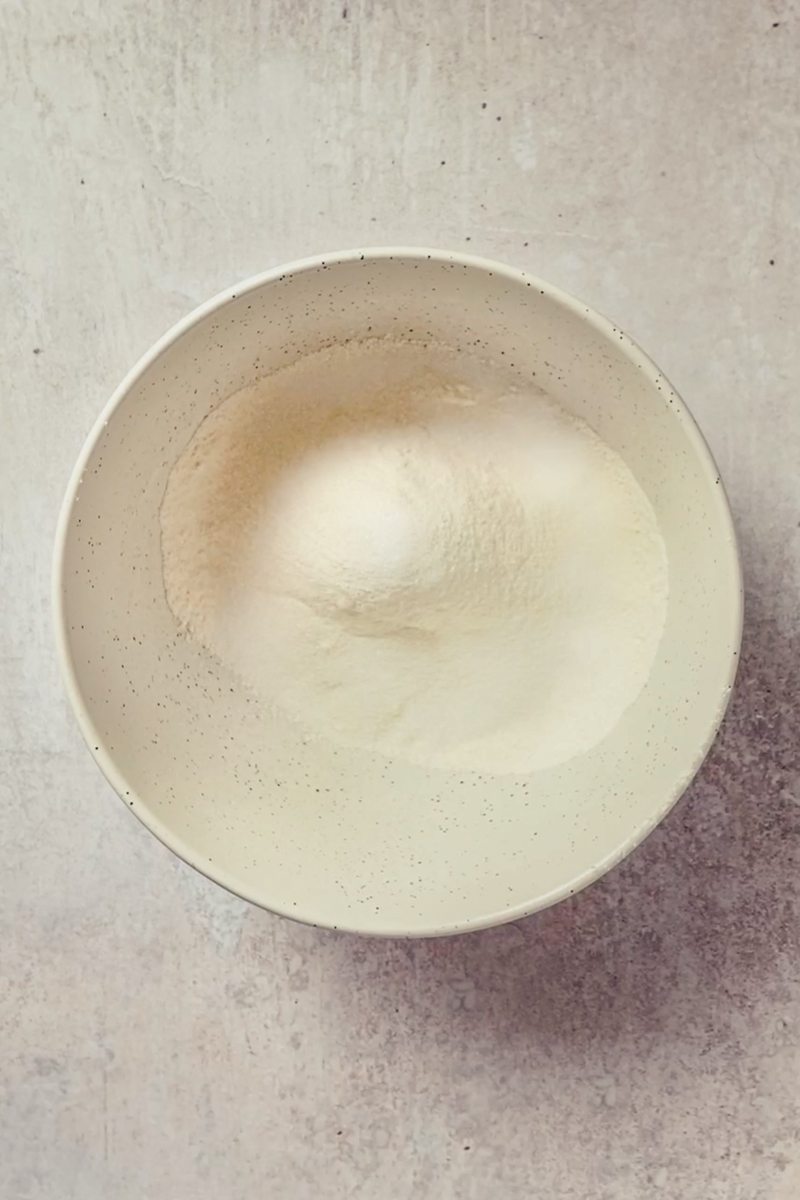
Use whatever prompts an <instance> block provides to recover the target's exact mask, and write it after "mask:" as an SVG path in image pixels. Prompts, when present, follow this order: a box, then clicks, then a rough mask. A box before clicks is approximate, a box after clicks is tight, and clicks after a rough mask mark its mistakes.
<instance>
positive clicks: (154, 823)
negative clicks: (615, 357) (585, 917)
mask: <svg viewBox="0 0 800 1200" xmlns="http://www.w3.org/2000/svg"><path fill="white" fill-rule="evenodd" d="M384 259H410V260H417V261H421V260H430V261H433V262H440V263H445V264H453V265H458V266H463V267H466V268H468V269H472V270H476V271H479V272H484V273H488V274H489V275H495V276H499V277H500V278H505V279H507V280H508V281H509V283H513V284H515V285H519V284H524V285H525V286H533V287H536V288H538V289H539V291H540V293H541V294H542V295H544V296H546V297H547V298H548V299H549V300H550V301H552V302H553V303H555V304H556V305H558V306H560V307H562V308H564V309H566V310H567V311H569V312H570V313H572V314H574V315H575V316H577V317H578V318H579V319H580V320H581V321H583V322H585V323H587V324H589V325H590V326H592V327H593V328H594V329H595V330H596V331H597V332H598V333H600V334H601V335H602V336H603V337H604V338H606V339H607V340H609V341H612V342H613V344H614V346H615V348H616V349H617V350H618V351H619V350H621V351H622V352H623V353H624V354H625V356H626V357H627V358H628V359H629V360H630V361H631V362H633V363H634V364H635V365H636V366H637V367H639V368H640V369H641V370H642V372H643V374H644V375H645V376H646V377H647V378H648V380H649V381H650V382H651V383H653V384H656V383H659V384H661V385H663V386H664V387H665V388H666V389H668V391H669V394H670V396H671V398H672V404H671V409H672V412H673V414H674V415H675V417H676V418H679V419H680V420H681V424H682V426H683V429H684V432H685V434H686V437H687V439H688V441H689V442H690V444H691V446H692V449H693V451H694V453H695V454H696V456H697V458H698V460H699V461H700V463H701V465H702V466H703V468H704V469H705V471H706V473H707V474H709V475H712V476H713V477H714V479H715V480H716V481H717V483H718V486H717V488H716V493H715V494H716V495H717V497H718V508H719V514H718V515H719V520H720V526H721V529H722V531H723V533H724V535H725V540H726V542H727V544H728V546H729V549H730V552H731V553H732V556H733V564H732V565H733V566H734V568H735V584H736V586H735V587H734V588H732V589H731V596H730V604H731V615H732V632H733V640H732V642H731V647H730V664H729V668H728V673H727V677H726V684H725V688H724V690H723V693H722V695H721V696H720V699H719V704H718V706H717V709H716V711H715V712H714V714H713V715H712V716H711V718H710V720H709V723H708V728H707V730H706V733H705V736H704V738H703V740H702V742H701V744H700V745H699V747H698V750H697V754H696V756H695V760H694V762H693V764H692V766H691V769H690V770H689V772H687V774H686V775H685V776H683V777H681V778H679V779H677V780H676V782H675V783H674V785H673V786H672V787H671V788H669V789H668V790H667V791H666V793H665V797H664V799H663V801H662V803H661V804H660V805H659V806H658V808H657V809H656V810H655V811H654V813H653V814H651V816H649V817H648V819H647V821H645V822H643V823H641V824H639V825H638V826H636V827H635V828H634V829H633V830H632V831H631V832H630V834H629V835H628V836H627V837H626V838H625V839H624V840H623V842H622V843H621V844H620V845H618V846H617V847H616V848H615V849H614V850H613V851H611V852H610V853H609V854H607V855H605V857H603V858H601V859H599V860H598V861H597V862H596V863H593V864H592V865H591V866H590V867H587V868H586V869H585V870H583V871H581V872H580V873H579V874H578V875H576V876H575V877H573V878H571V879H568V880H565V882H564V883H562V884H559V886H558V887H555V888H552V889H551V890H550V891H549V892H546V893H544V894H542V895H538V896H535V897H534V898H533V899H531V900H527V901H523V902H521V903H518V904H515V905H513V906H510V907H508V908H501V909H498V910H496V911H492V912H488V913H484V914H480V915H478V916H475V917H471V918H469V917H468V918H464V919H462V920H459V921H454V922H449V923H445V924H434V925H431V924H425V923H424V922H422V923H420V925H419V927H414V928H410V929H407V928H398V927H396V926H394V925H392V924H386V923H383V922H381V920H380V919H379V920H377V921H374V922H369V923H366V922H363V923H355V924H348V923H334V922H332V921H328V920H326V919H325V915H324V913H320V912H315V911H311V909H307V910H304V909H303V906H302V905H298V906H297V907H293V908H292V909H291V910H289V909H287V908H286V907H285V906H284V905H282V904H281V903H280V902H279V901H277V900H275V899H274V898H271V897H268V896H267V895H265V894H263V891H262V890H261V889H258V888H255V887H252V886H248V885H247V884H246V883H245V882H244V881H242V880H239V879H238V878H236V877H235V876H234V874H233V873H231V872H229V871H226V870H224V869H221V868H218V867H216V866H215V864H213V863H211V864H210V863H209V862H208V861H205V862H204V861H201V857H200V855H199V854H198V853H197V851H196V850H194V849H193V848H192V846H191V845H189V844H188V843H187V842H186V841H184V839H183V838H182V837H180V836H179V835H177V834H175V833H174V831H172V830H171V829H170V828H169V827H168V826H167V825H166V824H165V823H164V822H163V821H162V820H161V819H160V818H159V817H158V816H157V815H156V814H155V813H154V812H152V811H151V810H150V808H149V807H148V805H147V802H146V801H144V800H143V799H142V798H141V796H139V795H138V794H137V793H136V790H135V789H134V788H133V787H132V786H131V785H130V781H129V780H127V779H126V778H125V776H124V775H123V774H122V772H121V771H120V770H119V769H118V768H117V765H116V762H115V760H114V756H113V754H111V753H110V752H109V751H108V750H107V749H106V746H105V744H104V739H103V735H102V734H101V733H100V731H99V730H98V729H97V726H96V725H95V722H94V720H93V718H92V715H91V713H90V711H89V709H88V707H87V704H86V703H85V701H84V697H83V693H82V691H81V688H80V686H79V684H78V678H77V672H76V670H75V664H74V660H73V655H72V650H71V647H70V639H69V635H68V631H67V622H66V614H65V611H64V599H65V590H66V589H65V586H64V572H65V550H66V541H67V534H68V531H69V529H70V525H71V521H72V517H73V511H74V507H75V503H76V500H77V496H78V492H79V490H80V485H81V482H82V478H83V474H84V471H85V468H86V465H87V463H88V461H89V459H90V457H91V455H92V453H93V451H94V449H95V446H96V445H97V442H98V441H99V439H100V437H101V436H102V433H103V430H104V429H105V428H106V426H107V425H108V423H109V421H110V419H111V417H112V415H113V414H114V412H115V410H116V409H117V407H118V406H119V405H120V404H121V403H122V401H123V399H124V398H125V397H126V396H127V394H128V393H129V392H130V390H131V388H132V387H133V386H134V385H135V384H136V383H137V382H138V380H139V379H140V378H141V377H142V376H143V375H144V373H145V372H146V371H148V370H149V369H150V367H151V366H152V365H153V364H154V363H155V362H156V361H157V360H158V358H160V357H161V355H162V354H164V353H165V352H166V351H167V350H168V349H169V348H170V347H171V346H173V345H174V344H175V343H176V342H177V341H179V340H180V339H181V338H182V337H183V336H184V334H186V333H188V332H189V330H191V329H193V328H194V327H195V326H196V325H197V324H199V322H200V321H202V320H204V319H205V318H206V317H207V316H209V315H210V314H211V313H214V312H216V311H218V310H219V309H222V308H224V307H225V306H226V305H228V304H230V303H231V302H233V301H234V300H238V299H240V298H241V297H242V296H244V295H246V294H248V293H250V292H253V291H256V290H259V289H260V288H262V287H264V286H266V285H269V284H272V283H276V282H278V281H279V280H281V278H283V277H286V276H287V275H299V274H302V273H304V272H307V271H313V270H317V269H319V268H320V267H323V266H325V267H330V266H334V265H337V266H338V265H341V264H346V263H349V262H360V261H365V262H368V261H380V260H384ZM51 589H52V611H53V623H54V632H55V643H56V652H57V657H58V660H59V666H60V669H61V676H62V679H63V681H64V685H65V688H66V691H67V695H68V697H69V700H70V703H71V705H72V708H73V711H74V713H75V716H76V719H77V721H78V726H79V728H80V732H81V734H82V736H83V738H84V741H85V742H86V745H87V747H88V749H89V751H90V753H91V754H92V756H93V757H94V759H95V762H96V763H97V765H98V767H99V768H100V770H101V772H102V774H103V775H104V776H105V778H106V780H107V781H108V783H109V784H110V785H111V787H112V788H113V789H114V791H116V793H117V795H118V796H119V798H120V799H121V800H122V801H123V803H125V806H126V808H128V809H129V811H132V812H133V813H134V814H135V816H137V817H138V819H139V820H140V821H141V822H142V824H143V825H145V826H146V828H147V829H149V830H150V832H151V833H152V834H154V836H155V837H156V838H158V840H159V841H160V842H162V843H163V844H164V845H165V846H166V847H167V848H168V849H169V850H171V851H172V852H173V853H174V854H176V855H177V856H178V857H179V858H181V859H182V860H183V861H184V862H185V863H187V864H188V865H189V866H191V867H193V868H194V869H195V870H197V871H199V872H200V874H201V875H204V876H205V877H206V878H207V879H209V880H211V881H212V882H214V883H216V884H218V885H219V886H221V887H223V888H225V889H226V890H227V891H229V892H231V893H232V894H233V895H235V896H238V897H239V898H240V899H242V900H246V901H248V902H249V903H251V904H254V905H256V906H257V907H258V908H262V909H265V910H267V911H268V912H272V913H275V914H276V915H278V916H282V917H287V918H289V919H290V920H293V921H297V922H300V923H302V924H305V925H310V926H312V927H315V928H326V929H331V930H338V931H342V932H348V933H357V934H362V935H365V936H370V937H386V938H416V937H420V938H430V937H441V936H445V935H452V934H458V933H466V932H470V931H473V930H479V929H486V928H489V927H492V926H495V925H502V924H505V923H507V922H510V921H517V920H520V919H521V918H523V917H527V916H530V915H532V914H533V913H535V912H539V911H541V910H542V909H545V908H549V907H550V906H551V905H553V904H556V903H558V902H559V901H561V900H564V899H567V898H568V897H569V896H572V895H575V894H576V893H577V892H579V891H582V890H583V889H584V888H585V887H588V886H589V885H590V884H592V883H594V882H595V881H596V880H597V879H599V878H601V876H603V875H605V874H606V873H607V872H608V871H609V870H611V869H612V867H614V866H616V865H617V863H619V862H621V861H622V860H623V859H624V858H626V857H627V855H628V854H630V853H631V852H632V851H633V850H635V849H636V847H637V846H639V845H640V844H641V843H642V842H643V841H644V839H645V838H646V837H647V836H648V834H650V833H651V832H652V831H653V829H655V827H656V826H657V825H658V824H659V823H660V822H661V821H662V820H663V819H664V817H666V815H667V814H668V813H669V812H670V810H671V809H672V808H673V807H674V806H675V804H676V803H677V801H678V800H679V799H680V797H681V796H682V795H683V794H684V792H685V791H686V790H687V789H688V787H689V785H690V784H691V782H692V780H693V779H694V777H695V775H696V774H697V772H698V770H699V769H700V766H701V765H702V763H703V761H704V759H705V757H706V755H707V753H708V751H709V749H710V747H711V745H712V743H713V741H714V739H715V737H716V735H717V732H718V731H719V728H720V725H721V724H722V720H723V718H724V716H725V712H726V710H727V707H728V703H729V700H730V695H731V691H732V688H733V684H734V681H735V678H736V672H737V669H738V665H739V659H740V649H741V640H742V629H743V622H744V589H743V579H742V564H741V555H740V552H739V546H738V541H737V537H736V530H735V526H734V523H733V517H732V514H731V509H730V503H729V500H728V496H727V493H726V491H725V487H724V484H723V482H722V479H721V476H720V473H719V470H718V468H717V465H716V462H715V461H714V457H713V455H712V453H711V450H710V448H709V446H708V444H707V442H706V440H705V438H704V436H703V434H702V433H701V431H700V428H699V426H698V425H697V422H696V421H695V419H694V417H693V416H692V414H691V412H690V411H689V409H688V407H687V405H686V403H685V402H684V401H683V400H682V398H681V397H680V396H679V394H678V393H677V392H676V391H675V389H674V388H673V387H672V385H671V384H670V383H669V380H668V379H667V378H666V377H665V375H664V374H663V372H662V371H661V370H660V369H659V368H658V367H657V366H656V364H655V363H654V362H653V360H652V359H651V358H650V357H649V356H648V355H647V354H645V352H644V351H643V350H642V349H641V347H640V346H639V345H638V344H637V343H636V342H635V341H634V340H633V338H631V337H630V336H629V335H628V334H626V333H625V332H624V330H622V329H620V328H619V327H618V326H617V325H615V324H614V323H613V322H612V321H611V320H609V318H607V317H605V316H603V315H602V314H601V313H599V312H597V311H596V310H595V309H593V308H591V307H590V306H589V305H587V304H585V303H584V302H583V301H581V300H579V299H577V298H576V297H574V296H572V295H570V294H569V293H568V292H565V291H563V290H562V289H561V288H559V287H557V286H555V285H554V284H551V283H548V282H547V281H546V280H543V279H540V278H539V277H538V276H536V275H533V274H531V273H530V272H528V271H523V270H520V269H519V268H516V267H512V266H509V265H507V264H505V263H502V262H498V261H496V260H494V259H490V258H486V257H483V256H480V255H475V254H462V253H460V252H458V251H447V250H436V249H429V248H427V247H417V246H372V247H366V248H361V247H360V248H357V249H352V250H340V251H334V252H332V253H328V254H316V255H311V256H309V257H305V258H300V259H296V260H294V261H292V262H289V263H284V264H281V265H279V266H276V267H271V268H270V269H269V270H267V271H262V272H260V273H258V274H256V275H252V276H250V277H248V278H247V279H244V280H242V281H241V282H240V283H238V284H234V285H232V286H231V287H228V288H225V289H224V290H223V291H221V292H218V293H217V294H216V295H215V296H212V297H211V299H209V300H206V301H205V302H204V303H203V304H200V305H198V306H197V307H196V308H194V309H193V310H192V311H191V312H190V313H188V314H187V315H186V316H185V317H182V318H181V319H180V320H179V321H177V322H176V323H175V324H174V325H172V326H171V328H169V329H168V330H167V331H166V333H164V334H163V335H162V336H161V337H160V338H159V339H158V340H157V341H156V342H155V343H154V344H153V345H152V346H151V347H150V349H149V350H147V351H146V352H145V353H144V354H143V355H142V356H141V357H140V358H139V360H138V361H137V362H136V363H135V364H134V366H133V367H132V368H131V369H130V370H129V371H128V373H127V374H126V375H125V377H124V378H123V379H122V381H121V383H120V384H119V385H118V386H117V387H116V388H115V390H114V391H113V393H112V395H111V397H110V399H109V400H108V401H107V403H106V404H105V405H104V407H103V409H102V411H101V412H100V414H99V416H98V417H97V419H96V420H95V422H94V424H93V426H92V428H91V429H90V431H89V433H88V435H87V437H86V440H85V441H84V444H83V446H82V448H81V451H80V454H79V455H78V459H77V461H76V463H75V466H74V467H73V469H72V472H71V474H70V477H69V482H68V484H67V489H66V493H65V495H64V499H63V501H62V504H61V509H60V512H59V516H58V522H57V527H56V537H55V548H54V556H53V569H52V578H51Z"/></svg>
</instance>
